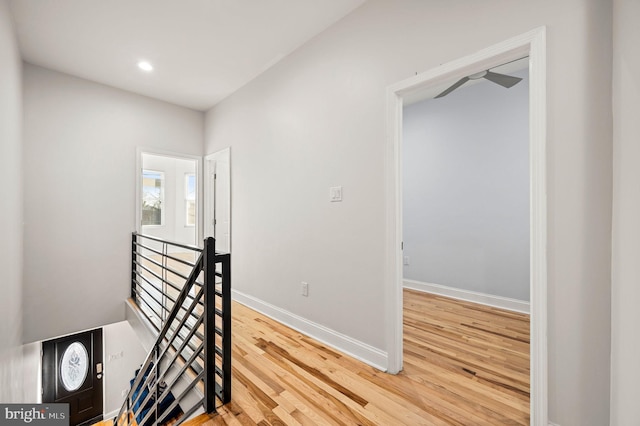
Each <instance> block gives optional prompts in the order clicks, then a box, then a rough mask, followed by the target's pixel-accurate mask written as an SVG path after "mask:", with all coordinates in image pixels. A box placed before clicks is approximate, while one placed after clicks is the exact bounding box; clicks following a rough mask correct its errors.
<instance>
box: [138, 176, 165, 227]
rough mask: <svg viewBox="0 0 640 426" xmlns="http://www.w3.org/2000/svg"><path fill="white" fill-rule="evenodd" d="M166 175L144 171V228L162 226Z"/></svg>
mask: <svg viewBox="0 0 640 426" xmlns="http://www.w3.org/2000/svg"><path fill="white" fill-rule="evenodd" d="M163 202H164V173H162V172H154V171H151V170H143V171H142V226H145V225H162V216H163V215H162V204H163Z"/></svg>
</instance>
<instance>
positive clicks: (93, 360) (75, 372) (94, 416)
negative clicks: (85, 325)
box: [42, 328, 104, 426]
mask: <svg viewBox="0 0 640 426" xmlns="http://www.w3.org/2000/svg"><path fill="white" fill-rule="evenodd" d="M102 370H103V369H102V329H101V328H98V329H96V330H91V331H85V332H83V333H79V334H74V335H73V336H65V337H61V338H58V339H53V340H48V341H46V342H42V402H55V403H67V404H69V417H70V420H69V422H70V425H71V426H74V425H79V424H82V423H89V422H95V421H99V420H102V378H103V374H104V372H103V371H102Z"/></svg>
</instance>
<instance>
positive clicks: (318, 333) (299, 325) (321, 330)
mask: <svg viewBox="0 0 640 426" xmlns="http://www.w3.org/2000/svg"><path fill="white" fill-rule="evenodd" d="M231 294H232V296H233V300H235V301H236V302H238V303H241V304H243V305H245V306H247V307H249V308H251V309H253V310H255V311H258V312H260V313H261V314H263V315H266V316H268V317H269V318H271V319H274V320H276V321H278V322H280V323H282V324H284V325H286V326H287V327H290V328H292V329H294V330H296V331H299V332H300V333H302V334H305V335H307V336H309V337H312V338H313V339H315V340H317V341H319V342H322V343H324V344H325V345H328V346H330V347H332V348H334V349H337V350H338V351H340V352H343V353H345V354H347V355H349V356H351V357H353V358H355V359H357V360H360V361H362V362H364V363H365V364H368V365H370V366H372V367H374V368H377V369H378V370H382V371H384V370H385V368H384V366H385V365H386V364H387V354H386V353H385V352H384V351H381V350H380V349H378V348H374V347H373V346H370V345H368V344H366V343H363V342H360V341H359V340H356V339H353V338H351V337H349V336H346V335H344V334H342V333H339V332H337V331H335V330H332V329H330V328H327V327H325V326H323V325H320V324H317V323H315V322H312V321H309V320H308V319H305V318H303V317H301V316H298V315H296V314H294V313H291V312H289V311H286V310H284V309H282V308H279V307H277V306H274V305H271V304H270V303H267V302H265V301H262V300H260V299H258V298H255V297H253V296H249V295H248V294H245V293H242V292H239V291H238V290H231Z"/></svg>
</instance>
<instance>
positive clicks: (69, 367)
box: [60, 342, 89, 392]
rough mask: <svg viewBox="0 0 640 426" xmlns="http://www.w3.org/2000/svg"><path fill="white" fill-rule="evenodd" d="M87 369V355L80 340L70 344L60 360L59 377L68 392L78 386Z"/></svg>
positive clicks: (85, 375) (81, 382)
mask: <svg viewBox="0 0 640 426" xmlns="http://www.w3.org/2000/svg"><path fill="white" fill-rule="evenodd" d="M88 371H89V355H88V354H87V349H86V348H85V347H84V345H83V344H82V343H80V342H73V343H72V344H70V345H69V346H68V347H67V349H66V350H65V351H64V355H62V360H61V361H60V377H61V378H62V385H63V386H64V388H65V389H66V390H68V391H69V392H73V391H75V390H77V389H78V388H80V386H82V384H83V383H84V379H85V378H86V377H87V372H88Z"/></svg>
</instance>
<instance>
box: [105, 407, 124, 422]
mask: <svg viewBox="0 0 640 426" xmlns="http://www.w3.org/2000/svg"><path fill="white" fill-rule="evenodd" d="M119 412H120V409H119V408H118V409H117V410H113V411H111V412H109V413H105V414H103V415H102V420H109V419H113V418H114V417H115V416H117V415H118V413H119Z"/></svg>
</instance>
